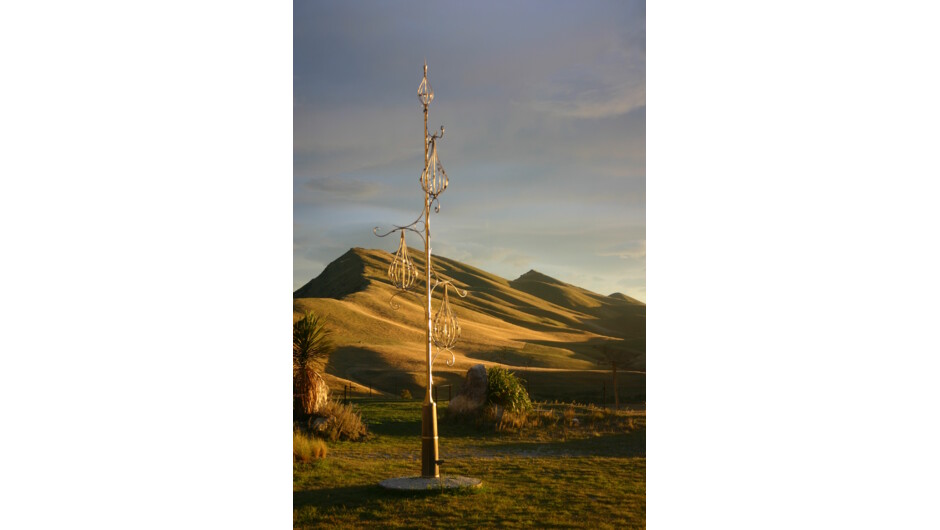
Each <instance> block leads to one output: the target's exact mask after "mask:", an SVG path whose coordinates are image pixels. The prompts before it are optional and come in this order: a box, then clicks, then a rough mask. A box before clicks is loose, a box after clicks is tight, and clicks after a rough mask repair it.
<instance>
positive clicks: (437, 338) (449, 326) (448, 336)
mask: <svg viewBox="0 0 940 530" xmlns="http://www.w3.org/2000/svg"><path fill="white" fill-rule="evenodd" d="M459 338H460V323H459V322H458V321H457V313H455V312H454V310H453V309H451V307H450V301H449V300H448V298H447V285H445V286H444V299H443V301H442V302H441V307H439V308H438V310H437V314H436V315H434V320H433V322H432V328H431V341H432V342H434V345H435V346H437V347H438V348H440V349H442V350H449V349H451V348H452V347H453V346H454V345H455V344H457V339H459Z"/></svg>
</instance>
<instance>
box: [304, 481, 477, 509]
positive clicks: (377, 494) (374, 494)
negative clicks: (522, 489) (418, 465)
mask: <svg viewBox="0 0 940 530" xmlns="http://www.w3.org/2000/svg"><path fill="white" fill-rule="evenodd" d="M378 482H379V481H378V480H376V483H375V484H368V485H364V486H343V487H337V488H321V489H315V490H303V491H295V492H294V509H295V510H296V509H299V508H303V507H305V506H313V507H315V508H317V509H318V510H322V509H328V508H331V507H342V508H343V509H344V510H349V509H356V508H359V507H364V506H370V505H373V504H374V503H375V502H376V501H382V500H395V499H419V498H424V497H427V496H430V495H444V496H460V495H473V494H475V493H478V492H480V491H482V488H451V489H445V490H444V491H443V493H442V492H441V490H440V488H428V489H426V490H414V491H400V490H390V489H385V488H383V487H381V486H379V484H378Z"/></svg>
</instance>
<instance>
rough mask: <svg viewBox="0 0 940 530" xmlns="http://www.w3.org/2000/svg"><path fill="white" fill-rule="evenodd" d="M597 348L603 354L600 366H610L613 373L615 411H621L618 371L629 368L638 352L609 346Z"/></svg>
mask: <svg viewBox="0 0 940 530" xmlns="http://www.w3.org/2000/svg"><path fill="white" fill-rule="evenodd" d="M595 348H597V350H598V351H600V354H601V360H600V361H599V364H601V365H603V366H610V370H611V372H612V373H613V379H614V383H613V384H614V409H615V410H620V395H619V393H618V391H617V369H618V368H623V367H624V366H627V365H628V364H629V363H630V361H632V360H633V359H634V358H635V357H636V354H637V352H635V351H633V350H630V349H626V348H615V347H612V346H610V345H607V344H605V345H603V346H600V347H597V346H595Z"/></svg>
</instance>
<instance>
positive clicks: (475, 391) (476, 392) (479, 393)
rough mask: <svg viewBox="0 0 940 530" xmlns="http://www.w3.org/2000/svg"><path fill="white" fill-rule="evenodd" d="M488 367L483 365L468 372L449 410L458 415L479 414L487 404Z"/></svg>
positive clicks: (449, 405) (473, 367)
mask: <svg viewBox="0 0 940 530" xmlns="http://www.w3.org/2000/svg"><path fill="white" fill-rule="evenodd" d="M486 387H487V379H486V367H485V366H483V365H482V364H478V365H476V366H472V367H471V368H470V369H469V370H467V375H466V377H465V379H464V382H463V385H461V387H460V390H458V391H457V395H456V396H454V399H453V400H451V402H450V403H449V404H448V408H449V409H450V410H452V411H454V412H458V413H469V412H477V411H479V410H480V409H482V408H483V404H484V403H486Z"/></svg>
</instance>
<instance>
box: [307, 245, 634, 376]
mask: <svg viewBox="0 0 940 530" xmlns="http://www.w3.org/2000/svg"><path fill="white" fill-rule="evenodd" d="M410 254H411V258H412V259H413V260H414V262H415V265H416V266H417V267H418V270H419V271H423V270H424V256H423V255H422V253H421V252H413V253H410ZM393 256H394V255H393V253H391V252H388V251H386V250H376V249H364V248H360V247H354V248H351V249H349V250H348V251H347V252H345V253H344V254H343V255H342V256H340V257H339V258H337V259H336V260H335V261H333V262H331V263H330V264H329V265H327V266H326V267H325V268H324V270H323V271H322V272H321V273H320V274H319V275H318V276H317V277H316V278H314V279H312V280H310V281H309V282H307V283H306V284H305V285H304V286H303V287H301V288H300V289H297V290H296V291H294V296H293V298H294V318H295V319H297V318H300V317H301V316H302V315H303V313H305V312H307V311H313V312H315V313H317V314H319V315H322V316H324V317H325V321H326V322H327V323H328V324H327V325H328V327H330V329H332V331H333V339H334V342H335V344H336V345H337V349H336V351H335V352H334V353H333V354H332V355H331V356H330V357H329V359H328V360H327V361H326V364H325V366H324V370H325V371H326V372H327V373H329V374H332V375H334V376H336V377H338V378H341V379H343V380H348V381H355V382H358V383H359V384H366V383H368V384H375V385H376V387H377V388H381V389H382V390H383V391H385V392H390V393H393V394H397V393H398V392H400V391H401V389H402V388H410V389H411V391H412V393H414V392H420V389H421V388H422V387H421V385H422V384H423V383H422V381H423V379H422V377H423V375H422V374H424V368H423V364H422V357H423V355H422V354H421V353H420V352H423V351H424V348H425V344H426V343H425V342H424V340H425V339H424V337H425V333H426V329H425V328H424V324H423V321H424V311H425V305H424V290H425V285H424V280H423V279H422V278H421V277H419V278H418V279H417V280H416V282H415V285H414V286H412V288H411V290H410V291H408V292H406V293H404V294H402V293H399V292H398V291H397V289H395V288H394V287H393V286H392V285H391V282H390V281H389V279H388V268H389V265H390V264H391V261H392V259H393ZM434 266H435V271H437V273H438V274H439V275H440V276H442V277H445V278H448V279H451V280H452V281H453V282H454V284H455V285H456V286H458V287H459V288H461V289H466V290H467V291H468V296H467V297H466V298H461V297H459V296H457V295H456V294H455V292H454V291H453V290H451V291H450V304H451V307H452V308H453V310H454V311H455V313H456V314H457V317H458V319H459V321H460V326H461V330H462V331H461V337H460V340H459V341H458V344H457V346H456V347H455V348H454V355H455V359H456V361H455V364H454V366H453V367H452V368H449V367H446V366H445V365H443V364H441V365H440V368H438V365H437V364H436V365H435V379H437V378H438V377H440V378H441V380H442V381H444V382H445V383H449V384H454V385H456V386H459V384H460V382H461V381H462V379H463V374H464V372H465V371H466V370H467V369H468V368H469V367H470V366H473V365H474V364H479V363H481V362H482V363H484V364H501V365H504V366H507V367H510V368H512V367H516V368H515V369H522V370H526V371H527V373H528V371H529V370H534V371H537V373H538V374H539V375H538V377H537V380H538V381H539V383H538V384H539V387H540V388H543V389H544V388H546V387H545V386H544V385H548V384H549V382H550V381H553V383H551V386H552V387H553V388H555V383H557V385H558V386H557V389H559V391H562V390H560V389H562V388H563V387H564V386H565V384H566V381H567V380H568V379H570V378H571V377H579V378H581V377H583V378H587V379H584V381H587V380H591V381H594V383H591V384H590V385H588V386H589V387H590V388H592V389H593V388H595V386H596V387H598V388H599V387H600V386H601V383H600V379H598V378H601V377H602V376H603V371H600V372H597V373H594V372H596V371H597V369H598V368H603V367H602V366H601V365H600V364H599V363H600V361H601V359H600V356H601V348H602V347H603V346H610V347H612V348H615V349H618V350H621V351H629V352H630V353H629V354H628V357H629V358H628V359H626V360H625V362H624V364H623V365H621V366H622V369H623V370H635V371H638V373H642V372H643V371H645V368H646V353H645V352H646V307H645V305H643V304H641V303H631V302H630V301H628V300H625V299H621V298H620V297H610V296H603V295H600V294H597V293H593V292H591V291H588V290H586V289H582V288H580V287H576V286H573V285H570V284H567V283H565V282H562V281H559V280H556V279H554V278H551V277H549V276H546V275H544V274H542V273H539V272H538V271H534V270H532V271H529V272H528V273H526V274H523V275H521V276H520V277H519V278H517V279H516V280H511V281H510V280H507V279H505V278H502V277H500V276H498V275H496V274H492V273H489V272H487V271H484V270H482V269H478V268H476V267H473V266H471V265H467V264H465V263H462V262H459V261H457V260H453V259H450V258H447V257H445V256H435V257H434ZM615 294H616V293H615ZM442 296H443V289H442V288H441V287H438V288H437V289H435V291H434V300H433V302H432V311H434V312H436V311H437V310H438V308H439V307H440V303H441V297H442ZM627 298H629V297H627ZM545 370H555V371H557V373H554V372H553V373H554V375H549V373H548V372H544V371H545ZM589 372H590V373H589ZM576 374H578V375H576ZM592 374H593V375H592ZM566 378H567V379H566ZM595 383H596V384H595ZM584 384H587V383H584ZM580 388H587V387H583V386H582V387H580ZM592 391H593V390H592Z"/></svg>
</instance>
